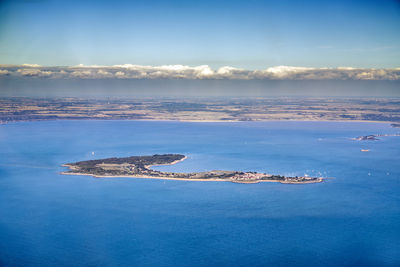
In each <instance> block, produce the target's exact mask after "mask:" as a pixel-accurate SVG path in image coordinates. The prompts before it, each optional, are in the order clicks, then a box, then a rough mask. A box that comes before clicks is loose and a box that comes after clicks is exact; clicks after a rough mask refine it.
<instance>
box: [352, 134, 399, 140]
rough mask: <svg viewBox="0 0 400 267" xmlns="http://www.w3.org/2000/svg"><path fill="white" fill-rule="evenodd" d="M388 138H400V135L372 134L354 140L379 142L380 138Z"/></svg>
mask: <svg viewBox="0 0 400 267" xmlns="http://www.w3.org/2000/svg"><path fill="white" fill-rule="evenodd" d="M386 136H400V134H370V135H363V136H359V137H356V138H353V140H356V141H377V140H379V138H378V137H386Z"/></svg>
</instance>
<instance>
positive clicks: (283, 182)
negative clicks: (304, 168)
mask: <svg viewBox="0 0 400 267" xmlns="http://www.w3.org/2000/svg"><path fill="white" fill-rule="evenodd" d="M62 166H63V167H68V166H66V165H62ZM60 174H62V175H77V176H81V175H82V176H91V177H94V178H134V179H156V180H171V181H193V182H231V183H236V184H258V183H281V184H315V183H321V182H323V181H324V178H322V177H318V178H317V180H313V181H303V182H293V181H278V180H257V181H232V180H227V179H205V178H200V179H190V178H172V177H161V176H159V177H157V176H146V175H140V176H139V175H138V176H135V175H125V176H123V175H118V176H112V175H95V174H90V173H79V172H74V173H72V172H60Z"/></svg>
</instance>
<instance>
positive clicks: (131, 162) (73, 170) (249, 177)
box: [62, 154, 323, 184]
mask: <svg viewBox="0 0 400 267" xmlns="http://www.w3.org/2000/svg"><path fill="white" fill-rule="evenodd" d="M185 159H186V156H184V155H181V154H164V155H157V154H156V155H152V156H132V157H125V158H106V159H97V160H87V161H79V162H75V163H67V164H64V165H63V166H64V167H68V168H69V170H68V171H66V172H62V174H67V175H90V176H93V177H132V178H153V179H166V180H185V181H229V182H234V183H259V182H279V183H283V184H307V183H319V182H322V181H323V178H321V177H304V176H302V177H299V176H295V177H288V176H282V175H275V174H267V173H257V172H241V171H220V170H214V171H206V172H191V173H178V172H162V171H157V170H153V169H151V167H152V166H155V165H172V164H176V163H178V162H181V161H183V160H185Z"/></svg>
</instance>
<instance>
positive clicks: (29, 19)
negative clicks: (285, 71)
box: [0, 0, 400, 70]
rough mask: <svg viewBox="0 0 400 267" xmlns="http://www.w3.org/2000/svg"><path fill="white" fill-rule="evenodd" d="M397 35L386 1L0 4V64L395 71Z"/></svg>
mask: <svg viewBox="0 0 400 267" xmlns="http://www.w3.org/2000/svg"><path fill="white" fill-rule="evenodd" d="M82 2H84V3H82ZM399 30H400V3H399V1H389V0H381V1H367V0H364V1H285V0H282V1H208V0H204V1H118V0H115V1H73V0H70V1H56V0H53V1H52V0H31V1H29V0H25V1H20V0H13V1H7V0H6V1H4V0H3V1H0V64H23V63H31V64H33V63H35V64H40V65H47V66H60V65H61V66H67V65H77V64H86V65H93V64H97V65H114V64H126V63H130V64H139V65H153V66H155V65H165V64H183V65H190V66H197V65H204V64H206V65H209V66H211V67H213V68H219V67H222V66H233V67H237V68H245V69H250V70H251V69H264V68H267V67H271V66H278V65H287V66H303V67H317V68H320V67H338V66H349V67H360V68H395V67H399V66H400V64H399V62H400V34H399V33H400V31H399Z"/></svg>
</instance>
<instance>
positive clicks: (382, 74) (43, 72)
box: [0, 64, 400, 80]
mask: <svg viewBox="0 0 400 267" xmlns="http://www.w3.org/2000/svg"><path fill="white" fill-rule="evenodd" d="M0 68H1V70H0V74H1V75H3V76H5V75H8V76H25V77H47V78H74V79H113V78H116V79H163V78H167V79H242V80H250V79H271V80H326V79H337V80H346V79H351V80H400V68H393V69H367V68H352V67H338V68H308V67H293V66H276V67H270V68H266V69H263V70H245V69H239V68H234V67H231V66H224V67H221V68H219V69H216V70H214V69H212V68H211V67H210V66H208V65H200V66H194V67H191V66H185V65H162V66H142V65H133V64H124V65H113V66H100V65H92V66H85V65H77V66H70V67H43V66H39V65H37V66H36V65H35V64H30V65H29V66H26V65H0Z"/></svg>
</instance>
